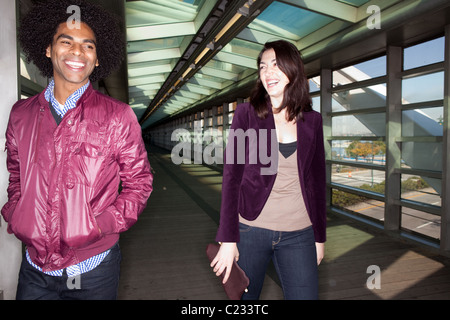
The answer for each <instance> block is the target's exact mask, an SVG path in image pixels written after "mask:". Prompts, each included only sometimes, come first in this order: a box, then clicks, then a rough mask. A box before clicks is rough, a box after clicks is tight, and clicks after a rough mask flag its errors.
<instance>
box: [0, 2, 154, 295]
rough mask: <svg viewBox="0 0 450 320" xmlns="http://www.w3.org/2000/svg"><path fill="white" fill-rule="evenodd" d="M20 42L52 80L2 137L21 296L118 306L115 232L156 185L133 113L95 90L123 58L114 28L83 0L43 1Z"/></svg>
mask: <svg viewBox="0 0 450 320" xmlns="http://www.w3.org/2000/svg"><path fill="white" fill-rule="evenodd" d="M19 41H20V43H21V45H22V49H23V51H24V53H25V55H26V57H27V59H28V61H29V62H33V63H34V64H35V65H36V66H37V67H38V68H39V70H40V71H41V72H42V74H43V75H44V76H46V77H48V78H51V81H50V82H49V84H48V86H47V88H46V89H45V90H44V91H43V92H41V93H40V94H38V95H36V96H34V97H31V98H28V99H25V100H20V101H18V102H17V103H16V104H15V105H14V106H13V108H12V110H11V114H10V117H9V123H8V127H7V130H6V148H7V167H8V171H9V173H10V178H9V185H8V202H7V203H6V204H5V205H4V206H3V208H2V210H1V213H2V215H3V217H4V219H5V220H6V221H7V222H8V232H10V233H13V234H15V236H16V237H17V238H19V239H20V240H21V241H22V242H23V243H24V244H25V246H26V250H25V253H24V258H23V260H22V264H21V267H20V271H19V282H18V288H17V296H16V298H17V299H116V298H117V289H118V281H119V273H120V261H121V253H120V249H119V245H118V240H119V234H120V233H121V232H124V231H126V230H128V229H129V228H130V227H131V226H132V225H133V224H134V223H135V222H136V220H137V218H138V216H139V215H140V213H141V212H142V211H143V209H144V208H145V206H146V204H147V199H148V197H149V196H150V193H151V191H152V182H153V176H152V173H151V171H150V164H149V162H148V158H147V152H146V150H145V146H144V143H143V140H142V136H141V128H140V126H139V124H138V122H137V119H136V116H135V114H134V112H133V111H132V110H131V108H130V107H129V106H128V105H127V104H125V103H122V102H120V101H117V100H115V99H113V98H111V97H108V96H106V95H103V94H102V93H100V92H98V91H96V90H94V89H93V87H92V82H95V81H98V80H100V79H102V78H105V77H107V76H108V75H109V74H110V73H111V72H112V71H113V70H114V69H115V68H117V67H119V65H120V63H121V61H122V60H123V55H124V41H123V37H122V35H121V33H120V31H119V28H118V23H117V21H116V20H115V18H113V16H112V15H110V14H109V13H107V12H106V11H105V10H103V9H102V8H101V7H99V6H96V5H93V4H91V3H89V2H87V1H85V0H68V1H66V0H57V1H53V0H52V1H46V2H45V1H39V2H36V5H35V6H34V7H33V8H32V9H31V10H30V11H29V12H28V13H27V15H26V16H25V17H24V19H23V20H22V21H21V24H20V28H19ZM119 186H120V192H119Z"/></svg>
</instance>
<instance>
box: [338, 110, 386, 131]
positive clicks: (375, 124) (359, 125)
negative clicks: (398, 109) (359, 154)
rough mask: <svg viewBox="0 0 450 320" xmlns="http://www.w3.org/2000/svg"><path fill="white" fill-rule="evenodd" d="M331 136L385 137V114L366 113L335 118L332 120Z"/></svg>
mask: <svg viewBox="0 0 450 320" xmlns="http://www.w3.org/2000/svg"><path fill="white" fill-rule="evenodd" d="M331 123H332V127H331V128H332V129H331V132H332V135H333V136H379V137H384V136H385V135H386V114H384V113H368V114H358V115H347V116H337V117H333V119H332V122H331Z"/></svg>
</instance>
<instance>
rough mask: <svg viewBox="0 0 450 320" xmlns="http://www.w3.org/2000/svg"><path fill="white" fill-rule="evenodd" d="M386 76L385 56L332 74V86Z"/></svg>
mask: <svg viewBox="0 0 450 320" xmlns="http://www.w3.org/2000/svg"><path fill="white" fill-rule="evenodd" d="M385 74H386V56H382V57H379V58H376V59H372V60H369V61H365V62H362V63H359V64H355V65H353V66H349V67H345V68H342V69H339V70H336V71H334V72H333V86H338V85H344V84H349V83H353V82H358V81H363V80H368V79H373V78H376V77H380V76H384V75H385Z"/></svg>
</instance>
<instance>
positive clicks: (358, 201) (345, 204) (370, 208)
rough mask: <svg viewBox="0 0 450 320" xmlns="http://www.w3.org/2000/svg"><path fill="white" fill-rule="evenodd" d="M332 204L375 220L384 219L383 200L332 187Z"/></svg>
mask: <svg viewBox="0 0 450 320" xmlns="http://www.w3.org/2000/svg"><path fill="white" fill-rule="evenodd" d="M331 202H332V205H333V206H335V207H338V208H341V209H343V210H347V211H351V212H354V213H358V214H361V215H364V216H367V217H370V218H372V219H375V220H380V221H382V220H383V219H384V202H381V201H377V200H374V199H370V198H366V197H362V196H359V195H355V194H352V193H348V192H344V191H341V190H337V189H333V196H332V201H331Z"/></svg>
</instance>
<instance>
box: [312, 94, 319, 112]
mask: <svg viewBox="0 0 450 320" xmlns="http://www.w3.org/2000/svg"><path fill="white" fill-rule="evenodd" d="M311 98H312V107H313V110H315V111H317V112H320V96H315V97H311Z"/></svg>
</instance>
